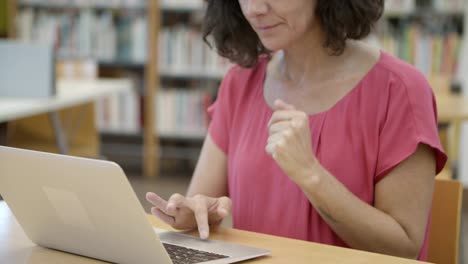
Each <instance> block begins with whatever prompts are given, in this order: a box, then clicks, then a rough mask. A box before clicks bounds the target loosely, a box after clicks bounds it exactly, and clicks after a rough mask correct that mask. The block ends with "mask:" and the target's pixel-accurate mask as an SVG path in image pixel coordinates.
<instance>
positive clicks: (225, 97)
mask: <svg viewBox="0 0 468 264" xmlns="http://www.w3.org/2000/svg"><path fill="white" fill-rule="evenodd" d="M233 71H234V70H233V69H231V70H230V71H229V72H228V73H227V74H226V76H225V77H224V78H223V81H222V82H221V85H220V87H219V89H218V95H217V98H216V100H215V102H214V103H213V104H212V105H211V106H209V107H208V110H207V111H208V116H209V118H210V120H211V121H210V125H209V127H208V133H209V134H210V136H211V138H212V139H213V141H214V142H215V144H216V145H217V146H218V147H219V148H220V149H221V150H222V151H223V152H224V153H225V154H227V153H228V152H229V131H230V129H231V123H232V117H231V114H232V113H233V109H232V105H233V102H232V98H230V97H231V96H230V92H231V91H230V90H231V89H230V86H231V85H232V82H231V81H232V77H233Z"/></svg>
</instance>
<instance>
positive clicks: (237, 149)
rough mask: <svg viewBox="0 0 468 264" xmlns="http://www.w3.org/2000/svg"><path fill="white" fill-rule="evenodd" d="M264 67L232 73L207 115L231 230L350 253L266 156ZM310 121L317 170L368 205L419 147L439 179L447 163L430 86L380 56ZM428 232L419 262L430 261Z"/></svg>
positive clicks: (267, 117) (404, 65) (406, 68)
mask: <svg viewBox="0 0 468 264" xmlns="http://www.w3.org/2000/svg"><path fill="white" fill-rule="evenodd" d="M267 64H268V59H266V58H262V59H260V61H259V62H258V64H257V65H256V66H255V67H253V68H251V69H245V68H241V67H239V66H234V67H233V68H232V69H231V70H230V71H229V72H228V74H227V75H226V77H225V78H224V80H223V82H222V84H221V87H220V90H219V93H218V98H217V100H216V102H215V103H214V104H213V105H212V106H211V107H210V109H209V110H208V112H209V114H210V116H211V118H212V121H211V123H210V127H209V133H210V135H211V137H212V138H213V140H214V142H215V143H216V144H217V146H218V147H219V148H220V149H221V150H222V151H224V152H225V153H226V155H227V157H228V191H229V197H230V198H231V199H232V215H233V225H234V227H235V228H239V229H244V230H250V231H254V232H261V233H267V234H272V235H277V236H283V237H289V238H294V239H301V240H308V241H314V242H319V243H324V244H329V245H336V246H343V247H348V246H347V245H346V244H345V243H344V242H343V240H341V239H340V237H339V236H338V235H336V234H335V233H334V231H333V230H332V229H331V228H330V227H329V226H328V224H327V223H326V222H325V221H324V220H323V219H322V218H321V217H320V215H319V214H318V213H317V211H316V210H315V208H314V207H313V206H312V205H311V203H310V202H309V200H308V199H307V197H306V196H305V194H304V193H303V192H302V190H301V189H300V188H299V187H298V186H297V185H296V184H294V183H293V182H292V181H291V180H290V179H289V178H288V176H286V175H285V174H284V172H283V171H282V170H281V169H280V168H279V166H278V165H277V164H276V163H275V161H274V160H273V159H272V158H271V157H270V156H269V155H268V154H267V153H266V152H265V146H266V144H267V139H268V130H267V123H268V121H269V120H270V118H271V116H272V113H273V111H272V109H270V107H269V106H268V105H267V104H266V102H265V100H264V94H263V82H264V78H265V74H266V68H267ZM309 121H310V131H311V139H312V146H311V147H312V148H313V150H314V152H315V155H316V157H317V158H318V160H319V161H320V163H321V164H322V166H324V167H325V168H326V169H327V170H328V171H329V172H330V173H332V174H333V175H334V176H335V177H336V178H337V179H338V180H339V181H340V182H341V183H343V184H344V185H345V186H346V187H347V188H348V189H349V190H350V191H351V192H352V193H353V194H354V195H356V196H357V197H358V198H360V199H361V200H362V201H364V202H365V203H368V204H371V205H373V203H374V188H375V185H376V184H377V183H378V182H379V181H380V180H381V179H382V178H384V177H385V176H386V175H387V173H388V172H389V171H390V170H392V168H394V167H395V166H397V165H398V164H399V163H400V162H402V161H403V160H405V159H406V158H407V157H409V156H410V155H411V154H412V153H414V151H415V150H416V148H417V146H418V144H427V145H429V146H430V147H432V149H433V150H434V157H435V159H436V163H437V168H436V173H438V172H440V171H441V170H442V168H443V167H444V165H445V162H446V160H447V157H446V155H445V153H444V152H443V149H442V147H441V144H440V141H439V137H438V133H437V111H436V105H435V100H434V96H433V93H432V90H431V87H430V86H429V84H428V83H427V81H426V79H425V78H424V76H423V75H422V74H421V73H420V72H418V71H417V70H416V69H415V68H414V67H413V66H411V65H409V64H407V63H405V62H403V61H401V60H399V59H397V58H394V57H392V56H390V55H388V54H386V53H384V52H382V53H381V57H380V59H379V61H378V62H377V64H376V65H375V66H374V67H373V68H372V69H371V70H370V71H369V72H368V73H367V74H366V75H365V77H364V78H363V79H362V80H361V81H360V82H359V84H358V85H356V87H354V88H353V90H351V91H350V92H349V93H348V94H347V95H346V96H345V97H343V98H342V99H341V100H339V101H338V102H337V103H336V104H335V105H334V106H333V107H331V108H330V109H329V110H327V111H324V112H321V113H318V114H313V115H309ZM415 188H417V187H416V186H415ZM427 231H428V230H427V228H426V239H425V242H424V246H423V248H422V249H421V252H420V256H419V259H420V260H424V259H426V255H427V234H428V232H427ZM363 235H364V234H363Z"/></svg>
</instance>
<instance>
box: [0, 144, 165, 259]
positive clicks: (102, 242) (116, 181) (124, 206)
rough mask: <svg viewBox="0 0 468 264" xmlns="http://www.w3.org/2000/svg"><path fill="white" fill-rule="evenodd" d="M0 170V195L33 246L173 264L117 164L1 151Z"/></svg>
mask: <svg viewBox="0 0 468 264" xmlns="http://www.w3.org/2000/svg"><path fill="white" fill-rule="evenodd" d="M0 168H2V173H1V174H0V194H1V195H2V196H3V198H4V199H5V201H6V202H7V204H8V206H9V207H10V209H11V211H12V212H13V214H14V215H15V217H16V219H17V221H18V222H19V223H20V225H21V226H22V227H23V230H24V231H25V233H26V235H27V236H28V237H29V238H30V239H31V240H32V241H33V242H34V243H36V244H38V245H40V246H43V247H48V248H53V249H58V250H62V251H66V252H71V253H75V254H78V255H83V256H87V257H92V258H96V259H100V260H105V261H110V262H116V263H129V264H130V263H152V264H154V263H161V264H169V263H172V262H171V260H170V259H169V256H168V255H167V253H166V251H165V249H164V247H163V246H162V244H161V243H160V241H159V240H158V237H157V235H156V234H155V232H154V231H153V228H152V226H151V224H150V223H149V221H148V220H147V218H146V213H145V212H144V210H143V208H142V207H141V204H140V203H139V201H138V199H137V197H136V195H135V193H134V192H133V190H132V188H131V186H130V183H129V182H128V180H127V178H126V176H125V174H124V172H123V171H122V169H121V168H120V167H119V166H118V165H117V164H115V163H113V162H108V161H100V160H92V159H84V158H77V157H69V156H62V155H56V154H50V153H42V152H36V151H29V150H21V149H14V148H9V147H0ZM115 208H117V209H115Z"/></svg>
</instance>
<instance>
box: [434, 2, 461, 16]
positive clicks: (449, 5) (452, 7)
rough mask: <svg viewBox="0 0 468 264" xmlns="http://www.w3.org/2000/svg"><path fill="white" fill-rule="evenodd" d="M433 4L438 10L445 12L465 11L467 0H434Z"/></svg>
mask: <svg viewBox="0 0 468 264" xmlns="http://www.w3.org/2000/svg"><path fill="white" fill-rule="evenodd" d="M432 6H433V7H434V9H436V10H440V11H445V12H453V13H456V12H463V10H465V0H432Z"/></svg>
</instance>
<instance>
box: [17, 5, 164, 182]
mask: <svg viewBox="0 0 468 264" xmlns="http://www.w3.org/2000/svg"><path fill="white" fill-rule="evenodd" d="M8 5H9V11H8V13H9V21H10V25H12V26H11V27H10V34H9V35H10V36H15V35H16V34H15V33H16V31H17V29H16V28H15V26H14V25H15V21H17V20H19V23H18V24H19V25H20V26H19V27H20V28H19V33H20V35H19V36H17V37H18V38H20V39H22V40H23V41H24V40H25V39H24V38H25V37H24V31H25V30H24V28H21V26H22V25H23V26H24V23H23V22H24V21H26V22H28V19H30V20H31V22H30V24H29V25H28V24H26V26H38V23H32V15H35V14H33V11H31V10H35V9H39V10H40V11H38V13H40V15H41V14H42V15H43V17H42V19H46V18H47V15H48V14H47V13H45V12H53V14H56V15H57V17H56V18H57V20H56V21H54V20H51V19H49V20H42V21H40V22H43V23H44V24H43V25H45V26H44V29H45V30H42V31H38V32H41V33H43V34H44V35H46V36H47V33H50V31H47V29H50V28H47V25H51V24H52V27H51V28H52V30H55V29H56V28H57V27H58V26H60V25H59V24H58V23H55V22H57V21H58V22H63V21H65V22H64V23H67V20H66V16H60V15H61V14H60V12H66V13H67V15H70V16H76V15H77V12H78V13H79V12H82V13H79V15H82V14H83V17H85V18H87V19H90V18H91V19H92V18H93V17H92V14H94V12H101V14H103V13H104V14H105V15H107V14H109V19H111V20H112V19H113V15H114V13H116V12H119V11H122V12H123V13H124V15H125V13H127V12H128V13H135V12H137V13H138V16H139V17H146V18H145V19H146V20H145V21H144V22H145V23H146V25H145V26H141V27H140V28H139V30H140V34H141V33H142V34H144V36H145V37H146V43H144V44H145V45H142V43H140V44H139V45H138V48H140V49H142V47H143V49H144V50H145V51H146V52H145V53H143V55H141V54H140V58H144V59H136V60H132V59H127V58H124V59H121V58H118V59H116V58H111V59H106V56H102V57H104V58H100V56H97V57H98V58H97V59H96V57H95V56H93V55H96V54H91V53H89V52H82V50H79V49H78V52H74V50H72V49H68V50H67V51H68V52H62V53H61V52H60V50H58V49H56V50H57V53H58V60H59V61H69V60H72V61H73V60H90V59H94V60H97V61H98V67H99V71H100V72H101V68H118V69H122V68H123V69H130V70H138V71H139V72H142V75H143V76H140V77H139V78H140V79H141V82H142V83H143V84H144V85H142V86H143V87H144V88H143V90H142V91H140V93H141V94H142V98H143V99H142V100H141V101H142V102H144V109H143V111H142V115H143V117H142V118H143V119H144V120H143V122H142V127H141V129H140V131H135V132H134V133H132V134H137V133H139V134H142V138H143V139H142V140H143V143H142V145H143V146H142V148H140V152H141V154H140V155H139V156H142V159H143V162H142V171H143V174H144V175H145V176H147V177H157V175H158V160H159V159H158V156H159V155H158V151H159V148H158V141H157V137H158V134H157V131H155V130H154V128H155V125H154V110H153V109H155V100H154V98H155V96H156V95H157V92H158V87H159V85H158V84H159V74H158V66H157V61H158V59H157V49H156V48H155V47H156V46H157V43H158V35H159V30H160V28H159V19H160V17H159V14H160V10H159V8H160V6H159V1H158V0H151V1H63V0H54V1H32V0H28V1H26V0H8ZM24 10H27V11H24ZM27 12H30V13H27ZM43 12H44V13H43ZM106 12H108V13H106ZM89 14H91V15H89ZM141 15H143V16H141ZM25 17H26V18H25ZM36 22H37V21H36ZM47 22H49V24H47ZM80 22H83V23H85V22H87V21H86V20H85V19H83V21H80ZM104 22H105V21H104ZM22 23H23V24H22ZM54 23H55V24H54ZM39 24H40V23H39ZM140 24H141V23H140ZM61 29H63V27H62V28H61ZM62 32H63V31H62ZM38 35H40V34H38ZM40 37H41V36H39V38H40ZM41 40H42V41H47V39H44V38H43V39H39V41H41ZM61 41H62V39H61ZM65 41H66V39H65ZM57 43H59V44H60V45H63V44H64V43H63V42H59V41H58V42H57ZM57 43H55V45H57ZM80 44H82V43H80ZM85 44H86V43H85ZM107 44H108V43H107ZM63 46H65V45H63ZM70 46H73V45H70ZM76 46H79V45H76ZM104 48H107V46H105V45H104ZM64 50H65V49H64ZM89 50H90V49H89V47H88V50H87V51H89ZM62 51H63V50H62ZM98 55H99V54H98ZM108 57H112V56H108ZM119 134H122V135H125V132H122V131H119Z"/></svg>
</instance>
